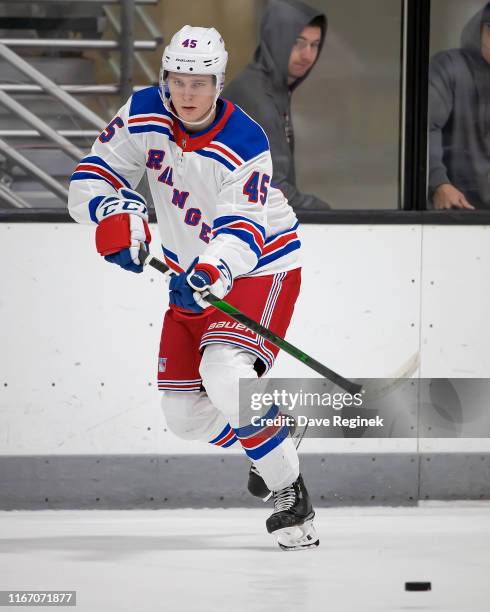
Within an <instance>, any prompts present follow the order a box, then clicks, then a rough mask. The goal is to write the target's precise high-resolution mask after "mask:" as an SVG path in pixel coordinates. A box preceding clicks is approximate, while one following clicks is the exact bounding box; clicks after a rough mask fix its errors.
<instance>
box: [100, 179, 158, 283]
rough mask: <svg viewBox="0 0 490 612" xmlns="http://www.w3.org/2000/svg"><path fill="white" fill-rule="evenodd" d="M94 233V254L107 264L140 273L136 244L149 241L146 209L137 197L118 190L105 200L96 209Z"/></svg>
mask: <svg viewBox="0 0 490 612" xmlns="http://www.w3.org/2000/svg"><path fill="white" fill-rule="evenodd" d="M96 217H97V219H98V220H99V225H98V226H97V230H96V232H95V244H96V247H97V251H98V252H99V253H100V254H101V255H103V256H104V257H105V259H106V260H107V261H109V262H110V263H114V264H117V265H118V266H121V268H124V269H125V270H130V271H131V272H142V271H143V265H142V264H141V262H140V260H139V255H138V254H139V248H140V244H142V243H145V245H146V248H147V249H148V245H149V243H150V241H151V234H150V229H149V227H148V208H147V206H146V201H145V199H144V198H143V196H141V195H140V194H139V193H137V192H136V191H133V190H131V189H120V190H119V192H118V196H107V197H105V198H104V199H103V200H102V201H101V202H100V204H99V206H98V207H97V212H96Z"/></svg>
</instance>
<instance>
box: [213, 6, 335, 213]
mask: <svg viewBox="0 0 490 612" xmlns="http://www.w3.org/2000/svg"><path fill="white" fill-rule="evenodd" d="M326 33H327V18H326V17H325V15H323V14H322V13H321V12H319V11H317V10H315V9H313V8H311V7H310V6H308V5H306V4H304V3H303V2H300V1H299V0H271V1H270V2H269V3H268V5H267V7H266V10H265V12H264V16H263V18H262V24H261V28H260V42H259V45H258V47H257V49H256V51H255V56H254V60H253V62H251V63H250V64H248V66H247V67H246V68H245V69H244V70H243V72H241V73H240V74H239V75H238V76H237V77H236V78H235V79H234V80H233V81H232V82H231V83H230V85H228V87H226V88H225V91H224V93H223V97H224V98H226V99H228V100H231V101H232V102H234V103H236V104H238V105H239V106H240V107H241V108H242V109H243V110H244V111H245V112H246V113H248V114H249V115H250V116H251V117H252V118H253V119H255V121H257V122H258V123H259V124H260V125H261V126H262V127H263V129H264V130H265V132H266V134H267V136H268V138H269V144H270V150H271V154H272V162H273V167H274V175H273V184H274V186H276V187H279V189H281V190H282V191H283V192H284V194H285V196H286V197H287V198H288V200H289V204H291V206H292V207H293V208H294V209H295V210H301V209H303V210H304V209H307V210H312V209H317V210H318V209H319V210H325V209H328V208H330V206H329V205H328V204H327V203H326V202H324V201H322V200H320V199H319V198H317V197H315V196H314V195H309V194H305V193H300V192H299V191H298V189H297V187H296V172H295V167H294V132H293V125H292V121H291V95H292V93H293V91H295V89H296V88H297V87H299V86H300V85H301V83H302V82H303V81H304V80H305V79H306V78H307V76H308V75H309V74H310V72H311V70H312V69H313V66H314V65H315V63H316V61H317V60H318V57H319V55H320V52H321V50H322V47H323V43H324V41H325V35H326Z"/></svg>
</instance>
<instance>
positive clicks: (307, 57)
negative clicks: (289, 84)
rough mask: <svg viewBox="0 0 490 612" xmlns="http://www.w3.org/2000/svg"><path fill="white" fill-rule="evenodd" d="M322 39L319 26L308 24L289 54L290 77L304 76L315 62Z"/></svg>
mask: <svg viewBox="0 0 490 612" xmlns="http://www.w3.org/2000/svg"><path fill="white" fill-rule="evenodd" d="M321 40H322V30H321V28H320V27H319V26H306V28H304V29H303V31H302V32H301V33H300V35H299V36H298V38H297V39H296V43H295V44H294V45H293V48H292V49H291V55H290V56H289V66H288V73H289V78H290V79H299V78H301V77H302V76H304V75H305V74H306V73H307V72H308V70H309V69H310V68H311V67H312V66H313V64H314V63H315V60H316V58H317V57H318V50H319V48H320V42H321Z"/></svg>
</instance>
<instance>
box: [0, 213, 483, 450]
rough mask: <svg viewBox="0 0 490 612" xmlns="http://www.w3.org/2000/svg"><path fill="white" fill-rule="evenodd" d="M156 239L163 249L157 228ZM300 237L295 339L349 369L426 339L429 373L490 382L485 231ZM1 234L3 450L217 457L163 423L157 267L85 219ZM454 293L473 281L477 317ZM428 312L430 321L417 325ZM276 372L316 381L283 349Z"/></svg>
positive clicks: (310, 233)
mask: <svg viewBox="0 0 490 612" xmlns="http://www.w3.org/2000/svg"><path fill="white" fill-rule="evenodd" d="M152 233H153V237H154V244H153V248H152V250H153V252H154V253H155V254H158V255H159V254H160V253H159V250H158V245H157V242H158V240H157V237H158V231H157V229H156V227H153V228H152ZM301 237H302V240H303V244H304V268H303V289H302V293H301V296H300V299H299V301H298V304H297V309H296V312H295V317H294V320H293V324H292V326H291V328H290V333H289V335H288V339H289V340H290V341H291V342H292V343H293V344H294V343H295V344H297V345H298V346H299V347H300V348H302V349H303V350H304V351H306V352H307V353H309V354H311V355H312V356H314V357H315V358H317V359H318V360H319V361H322V362H324V363H326V364H328V365H329V367H331V368H333V369H336V370H338V371H339V372H341V373H342V374H344V375H346V376H353V377H356V376H364V377H367V376H373V377H375V376H376V377H382V376H389V375H390V373H392V372H393V371H394V370H396V369H397V367H398V366H399V365H400V364H401V363H403V362H404V361H405V360H406V359H407V358H408V357H409V356H410V355H412V354H413V353H414V352H415V351H417V350H418V349H419V342H420V338H421V339H422V344H421V348H422V368H423V375H424V376H463V375H465V374H464V373H463V372H464V371H466V370H467V371H468V374H466V376H489V373H490V357H489V353H488V350H487V348H486V347H487V346H488V342H486V339H488V338H489V336H490V324H489V323H488V317H487V318H484V317H483V313H488V301H489V291H488V289H489V287H488V285H489V282H490V281H489V275H488V270H489V263H490V246H489V245H488V229H487V228H485V227H468V226H466V227H443V226H439V227H425V228H421V227H419V226H406V225H400V226H368V225H359V226H353V225H347V226H339V225H333V226H320V225H318V226H313V225H305V226H303V227H302V229H301ZM0 240H1V243H2V247H3V252H4V253H7V254H11V255H13V254H15V259H12V261H9V262H8V264H7V263H6V261H5V260H4V268H3V274H2V283H1V289H0V334H1V336H0V337H1V338H2V351H1V354H0V373H1V377H0V420H1V427H0V454H4V455H27V454H29V455H31V454H100V453H107V454H113V453H124V454H131V453H135V454H136V453H202V452H206V450H207V452H210V453H219V452H222V451H218V450H216V449H214V448H211V447H210V448H207V447H205V446H203V445H200V444H192V443H190V442H184V441H181V440H178V439H177V438H175V437H174V436H173V435H172V434H170V433H168V432H166V431H165V430H164V422H163V417H162V415H161V411H160V402H159V394H158V391H157V390H156V386H155V369H156V357H157V352H158V341H159V335H160V326H161V319H162V313H163V311H164V309H165V306H166V303H167V297H166V293H167V290H166V287H165V285H164V284H163V282H162V277H161V275H159V273H158V272H156V271H150V270H148V271H147V272H146V273H145V274H143V275H134V274H129V273H126V272H124V271H122V270H120V269H118V268H117V267H116V266H111V265H108V264H105V262H103V261H102V260H101V258H100V257H99V256H98V255H97V254H96V252H95V247H94V239H93V228H92V227H85V226H78V225H75V224H71V223H70V224H59V225H52V224H32V223H29V224H28V223H22V224H0ZM458 251H460V252H461V257H459V256H458ZM422 253H423V265H422ZM477 257H479V258H480V259H477ZM473 261H475V262H478V263H477V265H472V262H473ZM469 266H471V267H470V268H469ZM469 269H470V272H469V271H468V270H469ZM431 280H435V285H430V281H431ZM434 287H436V290H434ZM455 287H457V288H459V290H460V291H468V290H470V289H471V292H472V293H471V304H472V306H473V307H475V306H476V305H478V308H479V310H478V313H477V316H476V315H475V311H474V310H472V311H471V313H470V314H468V313H467V311H466V310H465V308H464V302H465V296H464V295H458V296H455V289H454V288H455ZM421 313H422V327H421ZM436 317H437V320H438V323H439V324H438V325H437V326H433V327H432V328H427V325H429V322H433V321H435V320H436ZM453 331H454V334H453ZM441 354H442V355H444V359H443V360H441ZM451 364H457V365H456V366H455V367H452V365H451ZM455 368H456V369H455ZM470 372H471V373H470ZM473 372H477V374H474V373H473ZM273 375H274V376H276V377H289V376H291V377H292V376H294V377H309V376H316V375H315V373H313V372H310V371H309V370H308V368H306V367H305V366H303V365H301V364H299V363H298V362H296V361H295V360H293V359H292V358H291V357H289V356H287V355H282V356H280V358H279V359H278V363H277V365H276V367H275V368H274V370H273ZM452 442H455V443H457V442H461V441H451V440H446V441H445V442H444V443H445V447H444V450H450V448H449V449H448V446H447V445H448V444H449V447H451V443H452ZM485 443H486V441H475V442H474V446H469V445H468V444H467V445H466V446H465V449H464V450H465V452H468V451H471V450H474V451H476V450H481V446H482V444H483V445H485ZM459 446H461V445H459ZM488 447H489V445H488V444H487V446H486V448H488ZM415 449H416V441H415V440H408V441H407V440H307V441H305V445H304V450H305V451H319V452H321V451H327V450H328V451H329V452H371V451H372V452H383V450H384V451H386V452H392V451H398V452H399V451H402V452H410V451H413V450H415ZM427 450H428V449H427ZM430 450H438V449H437V445H435V447H434V445H432V446H430ZM455 450H456V448H455ZM230 451H231V452H240V451H239V449H236V450H235V449H229V450H228V451H227V452H230Z"/></svg>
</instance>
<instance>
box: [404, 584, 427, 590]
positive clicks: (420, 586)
mask: <svg viewBox="0 0 490 612" xmlns="http://www.w3.org/2000/svg"><path fill="white" fill-rule="evenodd" d="M431 588H432V584H431V583H430V582H405V591H430V590H431Z"/></svg>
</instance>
